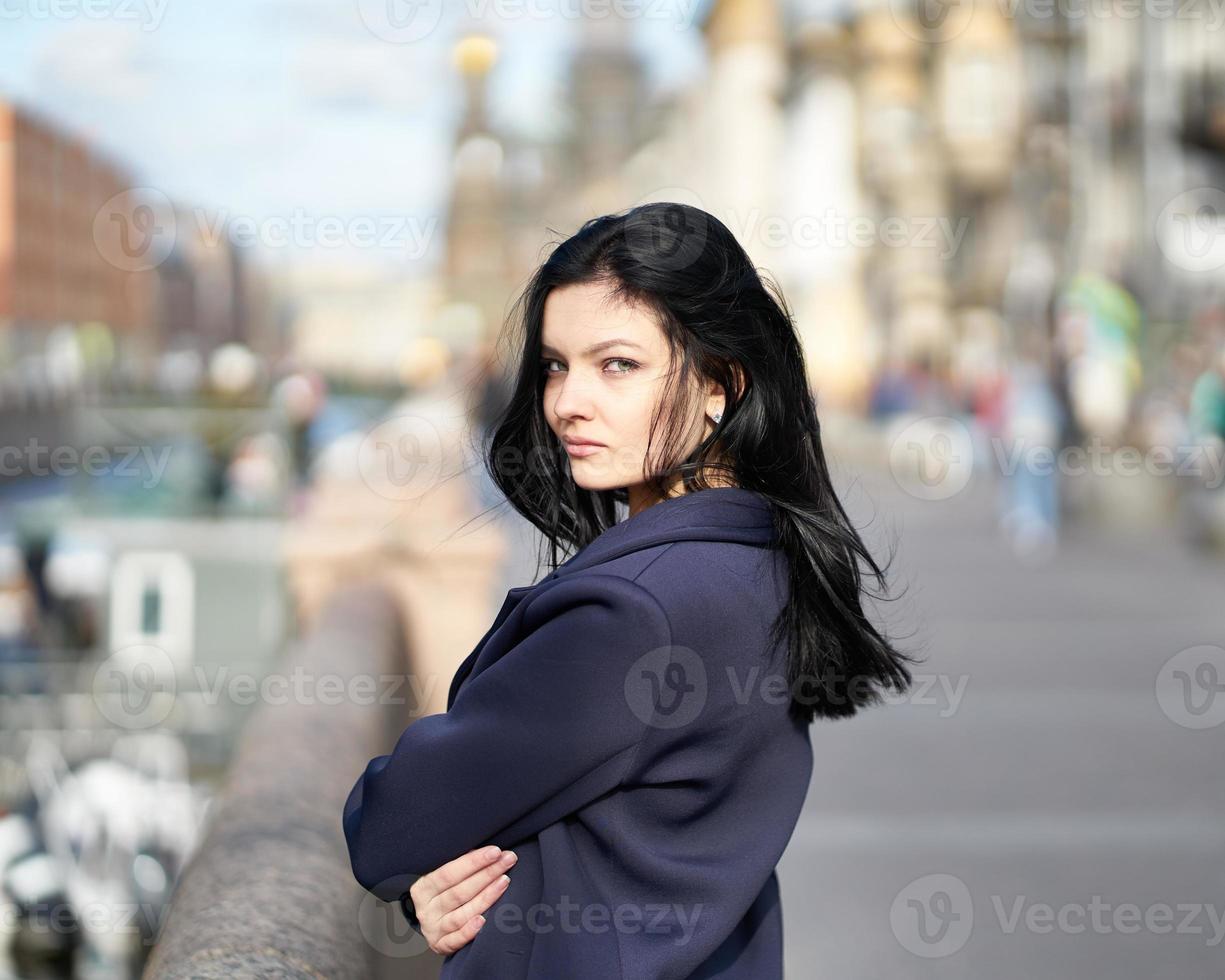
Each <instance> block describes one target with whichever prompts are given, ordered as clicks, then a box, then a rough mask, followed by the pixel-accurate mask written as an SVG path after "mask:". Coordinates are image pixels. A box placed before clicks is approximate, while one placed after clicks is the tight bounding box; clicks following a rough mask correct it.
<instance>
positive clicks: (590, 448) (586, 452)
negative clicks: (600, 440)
mask: <svg viewBox="0 0 1225 980" xmlns="http://www.w3.org/2000/svg"><path fill="white" fill-rule="evenodd" d="M565 445H566V452H568V453H569V454H570V455H571V456H590V455H592V454H593V453H598V452H599V451H600V450H601V449H604V448H606V447H604V446H596V445H592V444H591V443H579V444H578V445H571V444H570V443H568V442H567V443H566V444H565Z"/></svg>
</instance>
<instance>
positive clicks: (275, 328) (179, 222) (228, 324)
mask: <svg viewBox="0 0 1225 980" xmlns="http://www.w3.org/2000/svg"><path fill="white" fill-rule="evenodd" d="M174 227H175V235H174V242H173V246H172V247H171V248H170V249H169V250H168V252H167V254H166V255H165V257H164V258H163V259H162V260H161V261H160V263H159V264H158V266H157V284H156V295H157V325H158V331H159V334H160V338H159V349H160V350H163V351H167V350H176V351H183V350H191V351H195V352H196V353H198V354H200V355H205V356H206V355H207V354H208V353H209V352H211V351H213V350H215V349H216V348H218V347H220V346H221V345H222V344H228V343H241V344H245V345H246V346H248V347H250V348H251V349H252V350H253V351H255V352H256V353H258V354H261V355H263V356H265V357H269V358H272V357H276V356H279V355H280V354H281V353H283V348H284V346H285V338H284V336H283V330H282V327H281V323H280V321H279V319H278V314H277V309H276V300H275V298H274V297H273V294H272V292H271V286H270V284H269V282H268V276H267V274H266V273H265V272H264V271H263V270H262V269H261V267H260V266H259V265H258V264H257V263H256V262H255V261H254V260H253V258H252V255H251V248H250V247H249V246H245V245H240V244H238V243H235V242H234V241H232V240H231V239H230V237H229V236H228V235H226V234H225V232H224V226H223V225H221V224H218V222H217V220H216V218H215V216H212V215H210V214H209V213H208V212H207V211H206V210H205V209H203V208H192V209H189V208H186V207H181V206H180V207H176V208H175V209H174Z"/></svg>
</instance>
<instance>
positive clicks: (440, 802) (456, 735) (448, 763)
mask: <svg viewBox="0 0 1225 980" xmlns="http://www.w3.org/2000/svg"><path fill="white" fill-rule="evenodd" d="M529 603H530V604H529V605H528V606H527V607H526V608H525V609H524V620H523V626H524V632H525V635H524V637H523V639H522V640H520V641H519V642H518V643H517V644H516V645H515V646H514V647H512V648H511V649H510V650H508V651H507V652H506V653H505V654H504V655H503V656H502V657H500V658H499V659H498V660H497V661H496V662H494V663H493V664H491V665H490V666H489V667H487V668H485V669H484V670H482V671H480V672H479V673H478V674H476V675H474V676H470V677H469V678H468V679H467V681H466V682H465V683H464V684H463V685H462V686H461V687H460V689H459V692H458V693H457V695H456V697H455V700H454V702H453V703H452V704H451V708H450V710H449V711H447V712H446V713H444V714H436V715H428V716H426V717H424V718H419V719H417V720H416V721H414V722H413V723H412V724H410V725H409V726H408V727H407V728H406V729H405V730H404V732H403V734H401V735H400V737H399V739H398V740H397V742H396V744H395V747H394V748H393V750H392V752H391V754H389V755H381V756H377V757H376V758H374V759H372V760H371V761H370V762H369V763H368V764H367V766H366V770H365V772H364V773H363V774H362V775H361V776H360V777H359V778H358V780H357V782H356V784H355V785H354V786H353V789H352V790H351V791H350V793H349V797H348V799H347V801H346V802H345V806H344V815H343V824H344V834H345V840H346V842H347V844H348V849H349V860H350V864H351V865H352V868H353V874H354V876H355V877H356V878H357V880H358V882H359V883H360V884H361V885H362V887H363V888H365V889H366V890H367V891H370V892H372V893H373V894H375V895H376V896H377V897H379V898H381V899H383V900H384V901H387V902H395V901H398V900H399V899H400V898H402V897H403V895H404V893H405V891H406V890H407V889H408V887H409V886H410V885H411V884H412V883H413V881H415V880H416V879H417V878H418V877H419V876H421V875H423V874H428V873H429V872H431V871H433V870H435V869H436V868H438V867H440V866H441V865H443V864H446V863H447V862H448V861H451V860H454V859H455V858H457V857H459V856H460V855H462V854H464V853H466V852H467V851H470V850H472V849H473V848H476V847H481V846H483V845H485V844H489V843H495V844H498V845H499V846H502V847H509V846H510V845H512V844H513V843H515V842H516V841H519V840H522V839H524V838H527V837H530V836H532V835H534V834H537V833H539V832H540V831H541V830H542V829H544V828H545V827H547V826H548V825H549V824H551V823H554V822H556V821H557V820H559V819H561V818H562V817H564V816H566V815H567V814H570V813H573V812H575V811H576V810H578V809H580V808H581V807H583V806H584V805H586V804H587V803H589V802H591V801H592V800H595V799H597V798H598V797H600V796H602V795H603V794H605V793H607V792H608V791H609V790H611V789H613V788H615V787H616V786H617V785H618V784H619V783H620V782H621V779H622V778H623V776H624V774H625V773H626V771H627V770H628V767H629V765H630V764H631V762H632V761H633V758H634V753H635V751H636V749H637V747H638V745H639V744H640V743H641V741H642V738H643V736H644V735H645V734H646V732H647V730H648V729H649V728H650V727H651V724H652V712H653V706H654V700H653V694H652V692H653V691H654V687H652V685H651V683H650V682H651V681H652V680H653V678H650V677H647V676H646V674H649V673H658V674H660V675H662V666H663V665H666V664H667V663H668V662H669V659H670V653H671V646H670V644H671V630H670V628H669V624H668V619H667V616H666V614H665V613H664V610H663V608H662V607H661V606H660V605H659V603H658V602H657V601H656V599H655V597H654V596H653V595H651V593H650V592H648V591H647V590H646V589H644V588H643V587H642V586H640V585H637V584H635V583H634V582H632V581H630V580H629V579H625V578H620V577H617V576H613V575H600V574H589V575H583V576H579V577H576V578H574V579H573V580H571V581H568V580H566V579H561V580H560V581H559V582H558V583H557V584H556V585H553V586H552V587H550V588H548V589H546V590H544V591H543V592H542V593H541V594H540V595H539V596H537V597H533V598H532V599H530V600H529ZM647 654H651V656H650V657H649V658H647V660H642V658H644V657H645V656H646V655H647ZM660 658H662V661H660ZM657 661H660V663H659V664H657ZM653 667H655V668H657V670H652V669H651V668H653ZM644 672H645V673H644ZM640 675H641V676H640Z"/></svg>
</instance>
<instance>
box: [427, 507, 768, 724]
mask: <svg viewBox="0 0 1225 980" xmlns="http://www.w3.org/2000/svg"><path fill="white" fill-rule="evenodd" d="M776 540H777V539H776V537H775V529H774V514H773V507H772V506H771V504H770V501H769V500H767V499H766V498H765V497H763V496H762V495H761V494H759V493H757V492H756V491H755V490H745V489H743V488H741V487H711V488H710V489H707V490H696V491H693V492H692V493H687V494H684V495H682V496H680V497H671V498H669V499H668V500H661V501H659V503H657V504H652V505H651V506H650V507H648V508H646V510H642V511H639V512H638V513H637V514H635V515H634V516H633V517H627V518H626V519H625V520H623V521H620V522H618V523H617V524H614V525H613V526H612V527H610V528H608V529H607V530H605V531H604V532H603V533H602V534H600V535H599V536H598V537H597V538H596V539H595V540H594V541H592V542H591V543H590V544H588V545H587V547H585V548H582V549H581V550H579V551H578V552H577V553H576V554H575V555H574V556H573V557H571V558H570V559H569V560H568V561H565V562H563V563H562V564H560V565H558V566H557V569H556V570H555V571H554V572H553V573H552V574H551V575H549V576H548V577H547V578H545V579H543V580H541V581H540V582H537V583H536V584H535V585H522V586H518V587H517V588H513V589H511V590H510V591H508V592H507V593H506V598H505V600H503V602H502V608H501V609H499V610H498V614H497V616H496V617H495V618H494V621H493V625H492V626H490V627H489V631H488V632H487V633H486V634H485V636H484V637H483V638H482V639H481V641H480V642H479V643H478V644H477V645H476V649H474V650H473V651H472V652H471V653H470V654H468V657H467V659H465V660H464V662H463V663H462V664H460V665H459V668H458V669H457V670H456V672H455V676H454V677H453V678H452V679H451V687H450V690H449V692H448V694H447V710H448V711H450V710H451V705H452V704H453V703H454V702H455V696H456V694H457V693H458V692H459V688H460V685H461V684H463V682H464V679H465V678H467V676H468V675H469V674H470V673H471V672H472V670H473V667H474V666H475V664H476V661H477V659H478V658H479V656H480V654H481V650H482V649H483V648H484V646H485V642H486V641H487V640H488V639H489V637H491V636H492V635H493V634H494V633H495V632H497V630H498V629H499V628H500V627H501V626H502V624H503V623H505V622H506V620H507V619H508V618H509V617H510V614H511V613H512V612H514V610H515V607H516V606H518V605H519V603H520V602H522V601H523V599H525V598H526V597H527V596H528V595H530V594H531V593H533V592H535V591H536V589H538V588H541V587H542V586H543V585H544V583H545V582H548V581H551V580H554V579H558V578H560V577H561V576H563V575H566V574H569V573H570V572H574V571H577V570H578V569H581V568H589V567H590V566H592V565H597V564H599V563H600V562H605V561H608V560H610V559H612V558H617V557H619V556H621V555H625V554H629V553H630V552H631V551H639V550H641V549H643V548H650V547H653V546H655V545H658V544H667V543H669V542H672V541H732V542H739V543H741V544H750V545H755V546H757V547H765V546H767V545H771V544H774V543H775V542H776Z"/></svg>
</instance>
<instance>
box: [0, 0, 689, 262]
mask: <svg viewBox="0 0 1225 980" xmlns="http://www.w3.org/2000/svg"><path fill="white" fill-rule="evenodd" d="M621 2H625V3H630V2H637V3H638V4H639V5H640V8H641V9H642V10H643V11H644V14H643V15H641V16H638V17H635V18H633V19H632V28H631V30H632V37H633V43H634V45H635V48H636V50H638V51H639V52H640V53H641V55H642V56H643V58H644V62H645V64H646V67H647V70H648V77H649V79H650V83H651V85H652V87H653V88H655V89H656V90H663V89H669V88H674V87H678V86H681V85H684V84H686V83H687V82H688V81H690V80H691V79H692V78H694V77H695V76H696V75H697V73H699V72H700V70H701V68H702V48H701V44H700V40H699V38H698V35H697V31H696V29H695V28H694V27H692V23H693V18H694V16H696V6H695V0H459V2H453V0H445V3H446V6H445V7H444V6H442V4H443V3H444V0H0V97H3V98H6V99H9V100H12V101H15V102H16V103H18V104H19V105H22V106H25V107H27V108H30V109H33V110H35V111H36V112H38V113H40V114H41V115H43V116H45V117H46V118H48V119H50V120H52V121H54V122H56V123H58V124H60V125H62V126H65V127H66V128H68V129H70V130H71V131H73V132H76V133H78V134H81V135H83V136H86V137H87V138H88V139H89V140H90V141H91V142H93V143H94V144H95V145H98V146H101V147H102V148H103V149H104V150H105V151H106V152H107V154H108V155H109V156H110V157H111V158H112V159H113V160H114V161H115V162H117V163H118V164H119V165H120V166H121V167H122V168H123V169H124V170H125V171H127V172H128V173H129V174H131V175H132V177H133V180H134V182H135V183H136V184H137V185H139V186H145V187H151V188H155V189H156V190H158V191H160V192H162V193H164V194H165V195H166V196H167V197H168V198H169V199H171V200H173V201H176V202H181V203H184V204H186V205H188V206H190V207H204V208H209V209H219V210H220V213H222V214H223V215H224V216H230V217H232V216H245V217H248V218H250V219H251V220H252V221H254V222H263V221H266V220H267V219H268V218H270V217H276V218H281V219H286V218H288V217H289V216H291V215H292V214H294V213H295V211H296V212H298V213H299V214H301V213H303V212H305V213H306V215H307V216H308V218H310V219H315V220H318V219H320V218H322V217H325V216H338V217H340V218H342V219H343V218H346V217H347V216H353V215H390V214H396V215H409V216H412V219H413V220H415V221H417V222H418V223H419V224H420V225H421V226H422V227H424V226H425V225H427V224H428V222H429V221H430V219H431V218H434V219H439V220H440V219H441V216H442V209H443V207H444V206H445V199H446V193H447V187H448V171H449V167H450V159H451V152H452V140H453V134H454V128H455V125H456V121H457V118H458V113H459V111H460V109H461V108H462V105H461V99H462V87H461V86H460V85H459V83H458V79H457V75H456V72H455V70H454V68H453V65H452V46H453V44H454V42H455V40H456V38H457V37H459V36H462V34H463V33H465V32H466V31H468V30H473V29H483V30H485V31H488V32H491V33H493V34H494V35H495V36H496V37H497V38H498V41H499V56H498V61H497V64H496V65H495V68H494V71H493V73H492V75H491V77H490V95H491V112H492V114H493V117H494V121H495V123H496V125H498V126H499V127H504V128H505V129H513V130H515V131H519V132H524V133H539V134H547V133H549V132H551V131H553V130H554V128H555V127H556V120H558V119H559V118H560V112H559V111H558V109H559V104H560V102H561V100H562V98H563V96H564V87H565V79H566V75H565V72H566V68H567V60H568V57H569V55H570V54H571V53H572V52H573V50H574V47H575V43H576V40H577V38H578V27H579V25H578V21H577V15H578V13H579V12H580V11H582V10H587V9H592V8H591V7H590V6H586V5H595V6H596V7H597V8H598V4H599V3H603V4H604V5H605V8H607V6H608V4H609V3H614V4H615V3H621ZM412 4H416V5H417V9H416V10H415V11H413V10H412V9H410V8H411V5H412ZM643 4H645V6H643ZM397 5H399V6H397ZM620 9H629V8H620ZM405 11H407V13H405ZM393 18H398V19H393ZM418 35H420V36H418ZM307 240H308V239H307ZM308 241H309V240H308ZM285 251H290V250H289V249H286V250H285Z"/></svg>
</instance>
